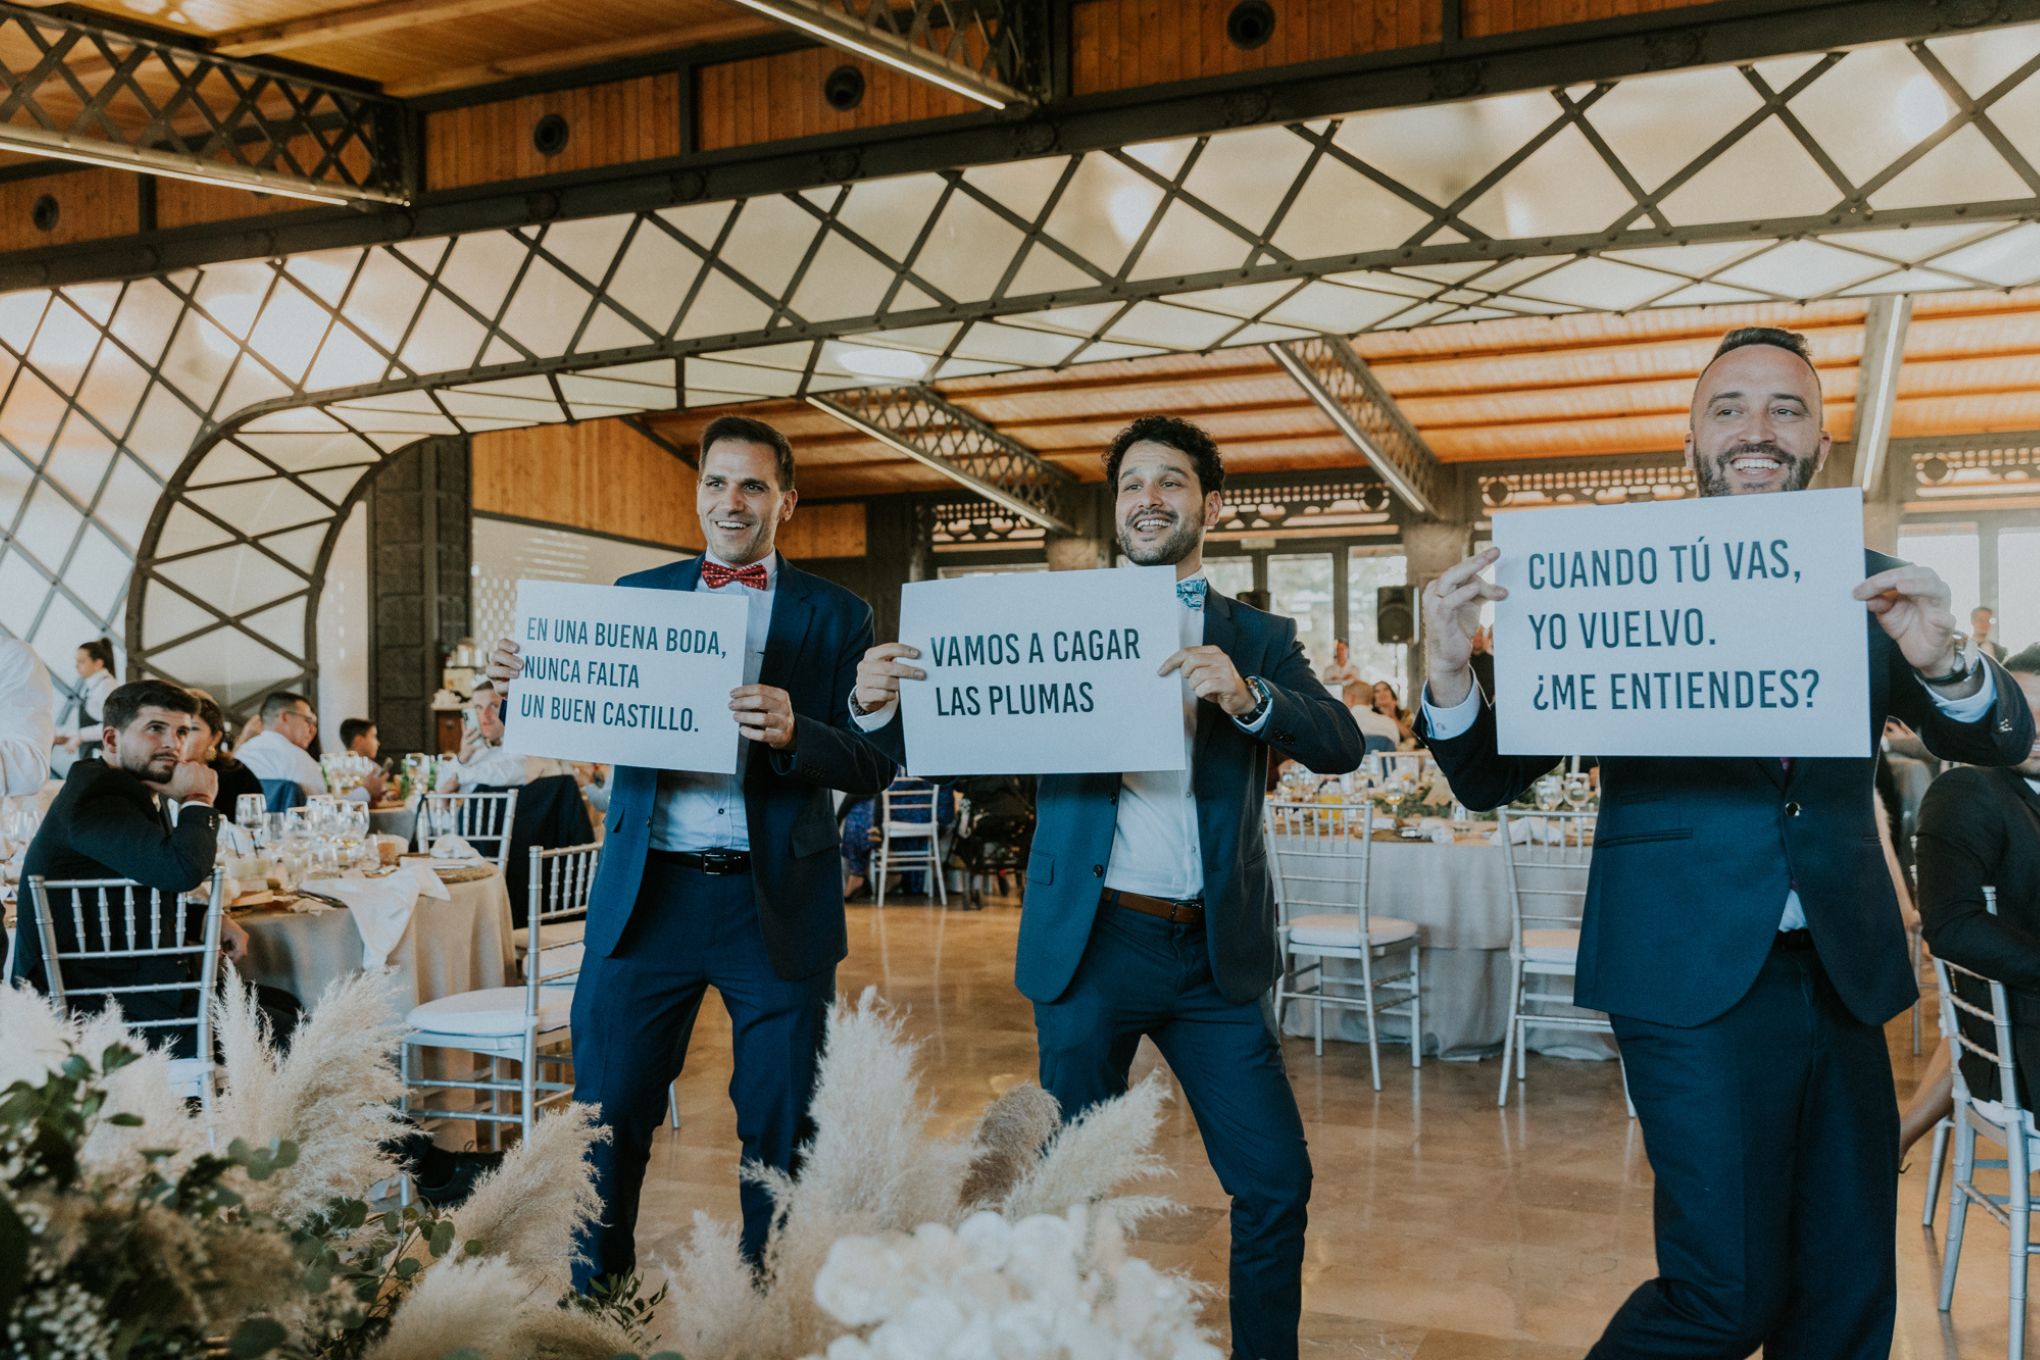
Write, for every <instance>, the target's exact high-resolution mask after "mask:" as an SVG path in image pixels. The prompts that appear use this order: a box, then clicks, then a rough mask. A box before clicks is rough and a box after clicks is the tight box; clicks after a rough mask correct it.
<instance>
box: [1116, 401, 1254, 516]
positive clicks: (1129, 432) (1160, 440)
mask: <svg viewBox="0 0 2040 1360" xmlns="http://www.w3.org/2000/svg"><path fill="white" fill-rule="evenodd" d="M1144 442H1149V443H1155V444H1166V445H1168V446H1169V447H1170V448H1172V449H1174V450H1176V452H1178V453H1182V454H1187V455H1189V458H1190V461H1191V462H1192V463H1193V464H1195V465H1196V468H1197V486H1198V489H1199V490H1200V491H1202V492H1203V493H1204V494H1205V495H1207V496H1208V495H1210V494H1211V493H1212V492H1214V491H1223V490H1224V489H1225V460H1224V459H1222V458H1220V457H1219V456H1218V444H1217V442H1216V441H1214V440H1213V439H1212V437H1211V436H1210V435H1208V434H1206V433H1205V432H1204V431H1203V430H1202V429H1200V428H1198V427H1197V426H1195V425H1192V424H1191V423H1190V422H1189V421H1187V420H1183V419H1181V418H1180V417H1177V416H1142V417H1141V418H1140V419H1139V420H1136V421H1134V422H1133V424H1131V425H1129V426H1127V427H1126V428H1125V429H1123V430H1121V431H1120V432H1119V433H1118V434H1116V435H1114V436H1112V443H1111V444H1110V445H1109V446H1107V447H1106V450H1105V484H1106V485H1107V486H1114V487H1116V486H1118V485H1119V465H1120V464H1121V463H1122V462H1124V461H1125V460H1126V451H1127V450H1128V449H1130V448H1132V447H1133V446H1134V445H1135V444H1139V443H1144Z"/></svg>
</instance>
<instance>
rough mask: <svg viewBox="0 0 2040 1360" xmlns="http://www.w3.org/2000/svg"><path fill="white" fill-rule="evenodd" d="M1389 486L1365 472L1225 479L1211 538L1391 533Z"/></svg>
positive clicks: (1392, 524)
mask: <svg viewBox="0 0 2040 1360" xmlns="http://www.w3.org/2000/svg"><path fill="white" fill-rule="evenodd" d="M1391 501H1392V498H1391V494H1390V492H1389V489H1388V484H1387V483H1385V482H1383V481H1382V480H1380V479H1379V478H1378V477H1375V476H1371V475H1369V474H1367V473H1366V472H1358V473H1353V472H1340V473H1329V474H1320V475H1317V476H1312V475H1309V474H1293V475H1290V476H1268V477H1228V478H1227V479H1226V483H1225V510H1224V512H1223V515H1222V517H1221V518H1220V519H1219V521H1218V524H1217V525H1216V526H1215V527H1214V528H1213V530H1212V536H1213V537H1215V538H1250V537H1253V536H1255V535H1257V534H1273V533H1282V534H1306V535H1307V534H1362V533H1379V532H1383V531H1386V530H1390V529H1393V527H1394V525H1395V523H1396V516H1395V510H1394V506H1393V505H1392V503H1391Z"/></svg>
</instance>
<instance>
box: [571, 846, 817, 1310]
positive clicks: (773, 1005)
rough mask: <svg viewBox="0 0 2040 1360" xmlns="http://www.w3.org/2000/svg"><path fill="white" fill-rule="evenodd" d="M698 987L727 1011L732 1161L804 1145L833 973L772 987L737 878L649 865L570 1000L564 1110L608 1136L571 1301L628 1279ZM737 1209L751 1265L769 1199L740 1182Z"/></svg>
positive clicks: (748, 897)
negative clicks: (592, 1118)
mask: <svg viewBox="0 0 2040 1360" xmlns="http://www.w3.org/2000/svg"><path fill="white" fill-rule="evenodd" d="M710 987H713V988H715V989H716V991H717V992H718V993H720V994H721V996H722V999H723V1006H724V1008H725V1009H727V1010H728V1011H729V1013H730V1026H731V1029H732V1031H733V1034H732V1047H733V1048H734V1050H735V1059H736V1067H735V1071H734V1073H733V1074H732V1075H731V1077H730V1102H731V1103H732V1104H734V1105H735V1106H736V1109H737V1137H738V1138H739V1139H740V1140H741V1141H742V1143H743V1149H744V1158H745V1160H747V1161H748V1160H753V1159H755V1160H757V1161H759V1162H762V1163H764V1164H765V1165H766V1166H770V1167H776V1168H778V1169H780V1170H782V1171H790V1170H792V1169H793V1166H794V1150H795V1149H796V1148H798V1147H799V1146H800V1144H801V1143H802V1141H803V1140H804V1139H805V1138H806V1137H807V1134H808V1123H807V1111H808V1101H809V1099H810V1097H811V1096H812V1095H813V1093H814V1083H815V1067H816V1064H817V1062H818V1061H819V1059H820V1056H821V1051H822V1035H823V1029H824V1026H825V1025H826V1023H827V1020H828V1013H829V1004H830V1002H831V1001H832V1000H833V999H834V997H835V991H836V970H835V969H834V968H827V969H824V970H823V971H822V972H820V973H817V974H815V975H814V976H812V977H806V978H799V979H794V980H788V979H786V978H782V977H780V976H779V975H778V974H777V973H775V972H774V971H773V969H772V964H771V962H770V961H769V960H768V959H767V958H766V956H765V937H764V935H763V934H762V933H761V932H760V930H759V927H758V908H757V898H756V892H755V889H754V888H753V886H752V882H751V877H750V875H749V874H723V875H712V874H705V873H701V872H700V871H698V870H694V869H681V868H677V867H675V866H673V865H671V864H670V863H667V862H666V861H663V860H661V859H660V858H659V856H657V855H652V856H651V857H650V858H648V859H647V860H646V862H645V873H644V880H643V883H642V884H641V886H640V887H639V890H638V901H637V907H636V909H635V911H634V912H633V913H632V915H631V922H630V925H629V927H628V928H627V929H626V930H625V932H624V936H623V938H622V940H620V941H619V942H618V944H617V947H616V950H615V952H614V953H612V954H610V955H609V956H608V957H607V958H600V957H596V956H595V955H592V954H591V955H590V956H589V957H588V958H587V959H586V961H585V962H584V963H583V964H582V965H581V976H580V980H579V981H578V982H577V983H576V984H575V989H574V1013H573V1044H574V1099H575V1100H576V1101H580V1102H583V1103H586V1104H590V1105H594V1106H595V1107H597V1110H598V1112H599V1114H598V1117H599V1118H600V1119H601V1120H602V1122H603V1123H605V1124H607V1125H608V1126H609V1130H610V1136H609V1139H608V1141H606V1142H602V1143H597V1144H596V1145H595V1152H594V1162H595V1188H596V1190H597V1192H598V1193H599V1194H600V1195H601V1196H602V1222H601V1223H600V1224H598V1225H597V1226H596V1227H595V1228H593V1229H592V1230H590V1231H589V1232H587V1233H586V1234H584V1235H583V1237H582V1238H581V1240H580V1241H579V1242H578V1243H577V1244H576V1245H577V1246H578V1247H579V1248H580V1250H581V1253H582V1254H583V1255H584V1256H586V1257H587V1258H588V1259H587V1261H586V1262H585V1263H582V1264H577V1265H576V1266H575V1268H574V1284H575V1287H576V1288H578V1289H581V1290H583V1291H584V1292H585V1291H586V1289H587V1287H588V1284H589V1282H590V1281H592V1280H594V1279H597V1278H599V1277H601V1276H604V1275H622V1274H627V1273H629V1272H630V1271H632V1270H635V1269H636V1268H637V1244H636V1237H637V1217H638V1197H639V1194H640V1192H641V1191H642V1190H643V1188H644V1181H645V1167H646V1164H647V1163H648V1162H649V1160H650V1158H651V1152H652V1135H653V1134H654V1133H656V1132H657V1131H658V1127H659V1121H660V1119H661V1118H663V1117H664V1115H665V1113H666V1093H667V1091H668V1090H669V1089H670V1088H671V1087H672V1084H673V1082H674V1080H675V1079H676V1078H678V1077H679V1075H680V1069H681V1067H682V1065H683V1064H684V1063H685V1062H686V1058H687V1041H688V1038H689V1036H690V1035H692V1033H693V1032H694V1018H695V1016H697V1015H698V1014H700V1011H701V999H702V996H703V994H704V993H705V992H706V991H707V990H708V989H709V988H710ZM742 1199H743V1209H744V1231H743V1247H744V1254H745V1256H746V1257H748V1258H749V1259H750V1260H751V1261H753V1262H754V1263H755V1262H756V1261H757V1260H758V1258H759V1256H760V1254H761V1253H762V1252H763V1250H764V1247H765V1238H766V1234H767V1231H768V1230H769V1228H770V1227H771V1223H772V1202H771V1197H770V1196H769V1195H768V1194H767V1193H766V1192H765V1190H764V1188H763V1187H761V1186H757V1185H753V1184H749V1183H746V1184H745V1185H744V1186H743V1188H742Z"/></svg>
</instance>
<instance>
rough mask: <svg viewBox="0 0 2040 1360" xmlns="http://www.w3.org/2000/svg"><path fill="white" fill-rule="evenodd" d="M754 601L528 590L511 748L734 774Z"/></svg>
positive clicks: (617, 589) (529, 585) (523, 594)
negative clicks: (736, 706)
mask: <svg viewBox="0 0 2040 1360" xmlns="http://www.w3.org/2000/svg"><path fill="white" fill-rule="evenodd" d="M746 624H747V618H746V610H745V606H744V601H743V600H741V599H737V598H732V597H730V596H727V595H707V594H698V593H695V592H693V591H686V590H644V589H640V588H638V587H635V586H588V585H574V584H569V583H566V582H562V581H519V582H518V583H517V632H516V641H517V646H518V648H519V650H520V651H521V652H522V653H523V656H524V673H523V675H521V676H520V677H519V678H518V680H517V682H516V684H514V685H512V686H511V687H510V702H509V703H508V704H507V705H506V706H505V707H504V711H503V716H504V719H505V722H506V724H507V725H506V727H505V729H504V735H503V744H504V745H505V746H507V747H509V748H510V749H511V750H513V751H518V752H521V753H523V754H525V755H531V756H553V757H556V758H558V759H561V760H584V761H592V762H596V763H598V764H607V765H640V766H646V767H649V768H651V769H658V770H699V771H705V772H707V773H711V774H730V773H733V772H734V771H735V770H736V768H737V740H738V739H737V724H736V720H735V719H734V718H733V717H732V716H731V714H730V711H729V702H730V691H731V690H733V689H735V688H737V686H739V685H741V684H743V683H744V646H745V629H746Z"/></svg>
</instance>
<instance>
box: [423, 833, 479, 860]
mask: <svg viewBox="0 0 2040 1360" xmlns="http://www.w3.org/2000/svg"><path fill="white" fill-rule="evenodd" d="M430 853H431V855H432V858H434V859H480V858H481V857H482V852H481V851H479V850H477V849H475V848H474V847H473V846H472V845H469V844H468V843H467V841H466V840H465V839H464V838H462V837H460V836H454V835H446V836H441V837H440V838H439V839H438V840H436V841H434V842H432V849H431V851H430Z"/></svg>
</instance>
